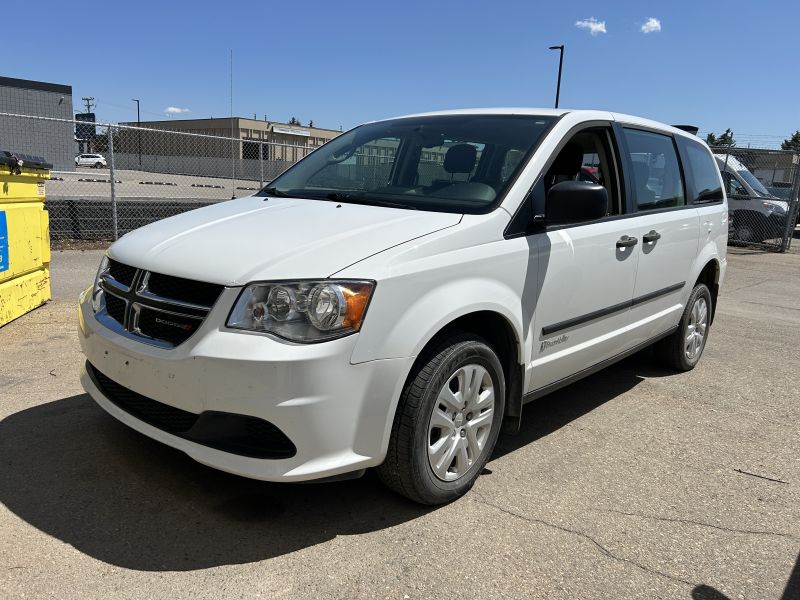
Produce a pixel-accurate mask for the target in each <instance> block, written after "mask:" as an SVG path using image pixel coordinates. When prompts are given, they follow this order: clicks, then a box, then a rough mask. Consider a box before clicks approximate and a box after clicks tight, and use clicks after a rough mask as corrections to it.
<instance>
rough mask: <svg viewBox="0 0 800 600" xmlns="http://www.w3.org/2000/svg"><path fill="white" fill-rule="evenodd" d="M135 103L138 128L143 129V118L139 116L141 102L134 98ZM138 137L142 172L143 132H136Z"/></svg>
mask: <svg viewBox="0 0 800 600" xmlns="http://www.w3.org/2000/svg"><path fill="white" fill-rule="evenodd" d="M132 100H133V101H134V102H136V127H139V128H141V126H142V118H141V115H140V114H139V101H138V100H137V99H136V98H132ZM136 135H137V136H138V137H139V170H140V171H141V170H142V130H141V129H139V131H137V132H136Z"/></svg>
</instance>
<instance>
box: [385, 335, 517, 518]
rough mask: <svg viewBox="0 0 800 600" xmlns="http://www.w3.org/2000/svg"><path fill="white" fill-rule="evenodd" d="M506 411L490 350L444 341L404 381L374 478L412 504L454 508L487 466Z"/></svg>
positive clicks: (469, 339)
mask: <svg viewBox="0 0 800 600" xmlns="http://www.w3.org/2000/svg"><path fill="white" fill-rule="evenodd" d="M504 407H505V379H504V376H503V368H502V366H501V364H500V360H499V359H498V358H497V355H496V354H495V352H494V350H492V348H491V347H490V346H489V345H488V344H487V343H486V342H485V341H484V340H482V339H480V338H477V337H475V336H469V335H465V334H460V335H456V336H453V337H451V338H449V339H448V340H446V341H444V342H443V343H441V344H440V345H438V346H437V347H436V348H435V349H434V350H433V351H432V352H430V353H428V354H426V356H425V357H424V358H422V360H421V361H420V364H419V365H418V366H417V367H415V370H414V371H412V373H411V375H410V376H409V380H408V382H407V383H406V386H405V388H404V390H403V394H402V396H401V398H400V403H399V405H398V407H397V412H396V414H395V419H394V423H393V426H392V434H391V438H390V441H389V450H388V453H387V456H386V460H385V461H384V463H383V464H382V465H381V466H380V467H378V469H377V471H378V475H379V476H380V478H381V480H382V481H383V482H384V483H385V484H386V485H387V486H389V487H390V488H392V489H393V490H394V491H396V492H398V493H400V494H402V495H404V496H406V497H407V498H410V499H411V500H414V501H415V502H420V503H422V504H443V503H445V502H450V501H452V500H455V499H456V498H458V497H459V496H461V495H463V494H464V493H466V492H467V491H468V490H469V489H470V488H471V487H472V485H473V484H474V483H475V480H476V479H477V478H478V476H479V475H480V473H481V471H482V470H483V467H484V466H485V465H486V462H487V461H488V460H489V457H490V456H491V454H492V451H493V450H494V446H495V443H496V442H497V436H498V434H499V432H500V426H501V424H502V420H503V410H504Z"/></svg>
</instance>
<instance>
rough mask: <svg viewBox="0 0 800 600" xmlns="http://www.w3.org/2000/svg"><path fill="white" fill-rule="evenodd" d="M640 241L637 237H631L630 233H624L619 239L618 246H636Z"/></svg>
mask: <svg viewBox="0 0 800 600" xmlns="http://www.w3.org/2000/svg"><path fill="white" fill-rule="evenodd" d="M638 243H639V240H637V239H636V238H635V237H631V236H629V235H623V236H622V237H621V238H619V239H618V240H617V248H630V247H632V246H635V245H636V244H638Z"/></svg>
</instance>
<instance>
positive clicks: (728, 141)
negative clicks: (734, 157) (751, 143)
mask: <svg viewBox="0 0 800 600" xmlns="http://www.w3.org/2000/svg"><path fill="white" fill-rule="evenodd" d="M717 145H718V146H735V145H736V140H735V139H733V131H731V128H730V127H728V128H727V129H726V130H725V133H723V134H722V135H721V136H719V137H718V138H717Z"/></svg>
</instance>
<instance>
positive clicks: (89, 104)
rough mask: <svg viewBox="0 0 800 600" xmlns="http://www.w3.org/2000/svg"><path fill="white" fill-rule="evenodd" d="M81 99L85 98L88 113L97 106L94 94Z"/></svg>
mask: <svg viewBox="0 0 800 600" xmlns="http://www.w3.org/2000/svg"><path fill="white" fill-rule="evenodd" d="M81 100H83V101H84V102H86V112H87V113H90V112H92V109H93V108H94V107H95V106H97V105H96V104H95V103H94V96H84V97H83V98H81Z"/></svg>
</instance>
